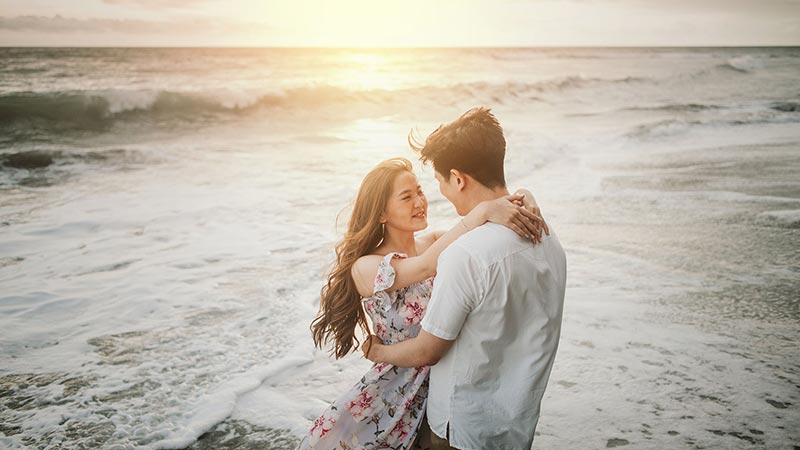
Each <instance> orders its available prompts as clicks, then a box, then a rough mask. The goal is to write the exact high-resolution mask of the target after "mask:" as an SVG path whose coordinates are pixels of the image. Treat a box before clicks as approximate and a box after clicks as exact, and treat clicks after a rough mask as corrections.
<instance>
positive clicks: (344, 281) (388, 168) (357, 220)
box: [311, 158, 413, 359]
mask: <svg viewBox="0 0 800 450" xmlns="http://www.w3.org/2000/svg"><path fill="white" fill-rule="evenodd" d="M412 171H413V166H412V165H411V161H409V160H407V159H405V158H392V159H388V160H386V161H383V162H382V163H380V164H378V165H377V166H376V167H375V168H374V169H372V170H371V171H370V172H369V173H368V174H367V176H366V177H364V180H363V181H362V182H361V187H360V188H359V189H358V195H357V196H356V201H355V205H353V212H352V215H351V216H350V221H349V222H348V224H347V232H346V233H345V235H344V238H343V239H342V240H341V241H340V242H339V243H338V244H336V262H335V264H334V266H333V268H332V269H331V272H330V273H329V274H328V282H327V284H326V285H325V286H323V287H322V291H321V299H320V308H319V313H318V314H317V317H316V318H315V319H314V321H313V322H311V334H312V336H313V338H314V344H315V345H316V346H317V347H319V348H322V347H323V346H324V345H325V344H327V343H328V342H329V341H331V340H333V344H334V347H333V349H332V350H331V354H332V355H333V356H334V357H335V358H336V359H339V358H342V357H343V356H345V355H347V354H348V353H350V351H351V350H353V349H354V347H355V349H358V347H359V346H360V344H361V343H360V341H359V340H358V338H357V337H356V327H360V328H361V331H362V332H363V333H364V335H365V336H368V335H369V328H368V325H367V316H366V313H365V312H364V308H363V307H362V306H361V296H360V295H359V293H358V290H357V289H356V283H355V281H354V280H353V277H352V275H351V270H352V268H353V264H355V262H356V260H357V259H358V258H360V257H362V256H365V255H368V254H370V253H372V252H373V251H374V250H375V249H376V248H377V247H378V246H379V245H380V244H381V242H383V225H382V224H381V222H380V217H381V214H382V213H383V212H384V211H385V210H386V204H387V203H388V201H389V197H390V196H391V194H392V188H393V186H394V181H395V179H396V178H397V176H398V175H400V174H401V173H403V172H412Z"/></svg>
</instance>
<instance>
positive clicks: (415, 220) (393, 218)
mask: <svg viewBox="0 0 800 450" xmlns="http://www.w3.org/2000/svg"><path fill="white" fill-rule="evenodd" d="M382 220H383V222H384V223H385V224H386V226H387V227H391V228H394V229H397V230H399V231H420V230H424V229H425V228H427V227H428V199H427V198H425V193H424V192H422V187H420V185H419V183H418V182H417V177H416V175H414V174H413V173H411V172H403V173H401V174H400V175H398V176H397V178H395V180H394V186H393V188H392V194H391V195H390V196H389V201H388V202H387V203H386V210H385V211H384V213H383V217H382Z"/></svg>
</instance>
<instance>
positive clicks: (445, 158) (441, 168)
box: [408, 107, 506, 188]
mask: <svg viewBox="0 0 800 450" xmlns="http://www.w3.org/2000/svg"><path fill="white" fill-rule="evenodd" d="M408 144H409V145H410V146H411V148H412V149H414V151H416V152H417V153H419V154H420V160H422V162H423V163H426V162H428V161H430V162H432V163H433V168H434V170H436V171H437V172H439V174H440V175H441V176H442V177H443V178H444V179H445V180H450V170H451V169H456V170H460V171H461V172H464V173H466V174H468V175H469V176H471V177H472V178H474V179H475V180H476V181H478V182H479V183H481V184H482V185H484V186H486V187H488V188H496V187H505V186H506V177H505V173H504V170H503V160H504V159H505V156H506V139H505V137H503V129H502V128H501V127H500V123H499V122H498V121H497V118H496V117H495V116H494V114H492V112H491V110H490V109H488V108H484V107H480V108H472V109H470V110H469V111H467V112H465V113H464V114H462V115H461V117H459V118H458V119H456V120H454V121H452V122H450V123H448V124H446V125H441V126H439V128H437V129H436V130H434V131H433V133H431V134H430V135H428V137H427V138H426V139H425V141H424V142H421V141H420V139H418V138H417V137H415V136H414V132H413V131H412V132H411V133H409V134H408Z"/></svg>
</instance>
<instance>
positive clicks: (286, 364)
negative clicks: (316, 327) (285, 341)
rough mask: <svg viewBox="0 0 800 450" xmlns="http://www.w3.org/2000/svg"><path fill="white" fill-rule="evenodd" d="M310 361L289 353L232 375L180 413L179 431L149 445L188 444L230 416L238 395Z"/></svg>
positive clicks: (170, 447) (172, 446) (177, 446)
mask: <svg viewBox="0 0 800 450" xmlns="http://www.w3.org/2000/svg"><path fill="white" fill-rule="evenodd" d="M310 362H311V359H310V358H308V357H302V356H289V357H285V358H281V359H279V360H276V361H274V362H272V363H271V364H269V365H267V366H265V367H260V368H257V369H253V370H250V371H248V372H247V373H244V374H241V375H237V376H235V377H233V378H231V379H230V380H228V381H226V382H225V383H224V384H223V386H221V387H220V388H219V389H217V390H215V391H214V392H212V393H210V394H208V395H205V396H203V397H202V398H200V399H199V400H197V402H196V403H195V404H193V405H191V406H189V407H188V410H187V412H186V413H185V414H184V415H183V420H184V421H185V424H184V425H183V426H182V427H180V430H179V431H176V432H172V433H169V435H168V436H167V437H165V438H164V439H161V440H158V441H156V442H154V443H153V444H152V447H153V448H154V449H160V448H163V449H174V448H184V447H186V446H188V445H190V444H191V443H193V442H194V441H196V440H197V438H198V437H200V435H202V434H203V433H205V432H207V431H208V430H210V429H211V428H213V427H214V425H216V424H218V423H220V422H222V421H223V420H225V419H226V418H227V417H228V416H230V414H231V412H233V410H234V407H235V406H236V403H237V399H238V398H239V397H240V396H242V395H244V394H246V393H248V392H250V391H252V390H255V389H257V388H258V387H259V386H260V385H261V384H262V383H264V382H266V381H267V380H269V379H270V378H272V377H276V376H279V375H280V374H281V373H283V372H286V371H291V370H292V369H296V368H298V367H301V366H303V365H305V364H309V363H310Z"/></svg>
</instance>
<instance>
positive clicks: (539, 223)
mask: <svg viewBox="0 0 800 450" xmlns="http://www.w3.org/2000/svg"><path fill="white" fill-rule="evenodd" d="M514 194H521V195H524V198H523V199H522V203H517V204H518V205H519V206H524V207H525V208H526V209H527V210H528V211H530V212H532V213H533V214H534V215H536V217H537V220H536V222H535V225H536V227H537V233H536V236H539V239H538V240H539V242H542V231H544V234H546V235H548V236H550V227H548V226H547V222H545V221H544V217H542V211H541V210H540V209H539V204H538V203H536V199H535V198H534V197H533V194H532V193H531V191H529V190H527V189H517V191H516V192H514Z"/></svg>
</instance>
